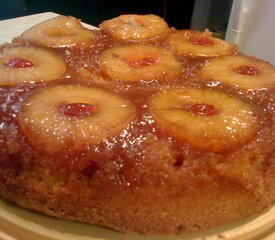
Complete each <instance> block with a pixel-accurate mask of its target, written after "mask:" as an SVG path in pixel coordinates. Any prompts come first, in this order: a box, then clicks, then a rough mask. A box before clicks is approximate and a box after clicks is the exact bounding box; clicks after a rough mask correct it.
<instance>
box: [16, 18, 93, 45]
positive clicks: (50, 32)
mask: <svg viewBox="0 0 275 240" xmlns="http://www.w3.org/2000/svg"><path fill="white" fill-rule="evenodd" d="M21 39H23V40H26V41H28V42H32V43H35V44H38V45H41V46H44V47H52V48H61V47H73V48H86V47H89V46H91V45H92V44H93V42H94V40H95V37H94V33H93V32H92V31H91V30H89V29H86V28H84V27H83V26H82V25H81V22H80V21H79V20H78V19H76V18H74V17H66V16H58V17H55V18H52V19H49V20H46V21H43V22H41V23H39V24H37V25H35V26H33V27H32V28H30V29H28V30H26V31H25V32H24V33H23V34H22V35H21Z"/></svg>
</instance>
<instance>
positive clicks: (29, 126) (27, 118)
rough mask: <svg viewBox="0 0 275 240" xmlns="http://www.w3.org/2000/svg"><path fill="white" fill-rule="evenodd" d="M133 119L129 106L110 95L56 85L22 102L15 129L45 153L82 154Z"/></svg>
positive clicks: (95, 90) (42, 89)
mask: <svg viewBox="0 0 275 240" xmlns="http://www.w3.org/2000/svg"><path fill="white" fill-rule="evenodd" d="M134 116H135V107H134V106H133V104H132V103H131V102H129V101H128V100H127V99H124V98H122V97H120V96H118V95H116V94H114V93H110V92H108V91H106V90H103V89H100V88H94V87H86V86H76V85H56V86H53V87H45V88H41V89H39V90H37V91H36V92H35V93H34V94H33V95H31V96H30V97H28V98H27V99H26V100H25V102H24V103H23V106H22V109H21V112H20V114H19V126H20V128H21V130H22V131H23V132H24V134H25V135H26V136H27V138H28V139H29V140H30V142H31V143H32V144H33V145H34V146H35V147H37V148H41V149H43V150H44V151H47V152H48V153H53V152H59V151H62V150H63V151H64V150H69V149H71V150H73V151H82V150H85V149H87V148H88V147H89V146H90V145H93V144H97V143H99V142H100V141H102V140H104V139H106V138H107V137H109V136H113V135H116V134H118V133H119V132H121V131H122V130H123V129H124V128H125V127H127V125H128V124H129V123H130V121H131V120H132V119H133V118H134Z"/></svg>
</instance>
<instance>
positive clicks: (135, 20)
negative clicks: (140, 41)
mask: <svg viewBox="0 0 275 240" xmlns="http://www.w3.org/2000/svg"><path fill="white" fill-rule="evenodd" d="M119 19H120V21H121V22H122V23H124V24H128V25H131V26H134V27H145V23H144V21H143V20H142V19H141V18H139V17H138V16H130V17H129V16H120V17H119Z"/></svg>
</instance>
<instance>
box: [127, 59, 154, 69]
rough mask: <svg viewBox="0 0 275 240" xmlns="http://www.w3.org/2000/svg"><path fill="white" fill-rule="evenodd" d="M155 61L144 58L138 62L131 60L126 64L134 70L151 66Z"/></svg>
mask: <svg viewBox="0 0 275 240" xmlns="http://www.w3.org/2000/svg"><path fill="white" fill-rule="evenodd" d="M156 61H157V59H156V58H152V57H144V58H141V59H138V60H132V61H127V62H128V64H129V65H130V66H131V67H134V68H139V67H147V66H151V65H153V64H154V63H155V62H156Z"/></svg>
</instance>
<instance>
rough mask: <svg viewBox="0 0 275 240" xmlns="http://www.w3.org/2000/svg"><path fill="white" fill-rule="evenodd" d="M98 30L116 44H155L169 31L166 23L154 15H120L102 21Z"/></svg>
mask: <svg viewBox="0 0 275 240" xmlns="http://www.w3.org/2000/svg"><path fill="white" fill-rule="evenodd" d="M99 27H100V29H101V30H102V31H103V32H105V33H107V34H108V35H110V36H111V37H112V38H113V39H115V40H116V41H118V42H124V43H125V42H126V43H129V42H135V43H140V42H157V41H160V40H162V39H163V38H164V36H166V34H167V33H168V31H169V27H168V25H167V23H166V22H165V21H164V20H163V19H162V18H160V17H158V16H156V15H152V14H150V15H135V14H129V15H121V16H119V17H116V18H113V19H110V20H106V21H103V22H102V23H101V24H100V25H99Z"/></svg>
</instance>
